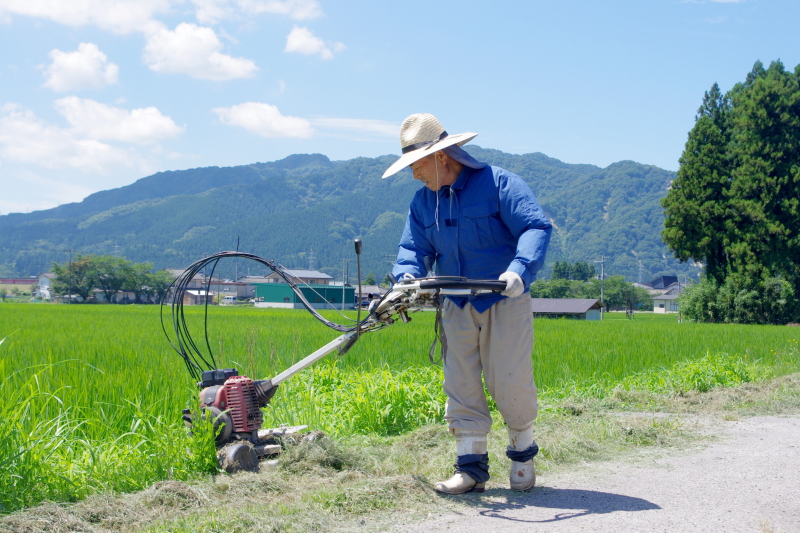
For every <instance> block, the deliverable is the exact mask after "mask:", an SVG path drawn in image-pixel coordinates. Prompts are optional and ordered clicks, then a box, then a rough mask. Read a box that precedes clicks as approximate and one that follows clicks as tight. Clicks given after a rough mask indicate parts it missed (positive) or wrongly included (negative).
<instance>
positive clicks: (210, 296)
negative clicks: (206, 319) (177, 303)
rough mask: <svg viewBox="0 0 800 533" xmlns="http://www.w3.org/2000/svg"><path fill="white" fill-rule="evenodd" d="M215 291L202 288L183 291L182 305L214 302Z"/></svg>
mask: <svg viewBox="0 0 800 533" xmlns="http://www.w3.org/2000/svg"><path fill="white" fill-rule="evenodd" d="M214 296H215V293H214V292H213V291H208V292H206V291H205V290H202V289H196V290H187V291H186V292H184V293H183V305H205V304H206V303H208V304H209V305H211V304H213V303H214Z"/></svg>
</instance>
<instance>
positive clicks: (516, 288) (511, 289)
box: [499, 270, 525, 298]
mask: <svg viewBox="0 0 800 533" xmlns="http://www.w3.org/2000/svg"><path fill="white" fill-rule="evenodd" d="M499 279H500V281H505V282H506V290H504V291H503V292H501V293H500V294H502V295H503V296H508V297H509V298H516V297H517V296H519V295H520V294H522V293H523V292H524V291H525V283H524V282H523V281H522V278H521V277H519V274H517V273H516V272H511V271H510V270H509V271H508V272H503V273H502V274H500V278H499Z"/></svg>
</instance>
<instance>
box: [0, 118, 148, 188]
mask: <svg viewBox="0 0 800 533" xmlns="http://www.w3.org/2000/svg"><path fill="white" fill-rule="evenodd" d="M0 157H3V158H5V159H8V160H10V161H18V162H23V163H33V164H37V165H40V166H43V167H46V168H55V169H58V168H61V167H72V168H78V169H81V170H83V171H86V172H94V173H99V174H103V173H107V172H108V171H110V170H111V169H113V168H115V167H119V166H133V165H134V163H135V162H136V161H135V159H136V158H135V157H133V156H131V155H130V154H129V153H128V152H127V151H125V150H123V149H122V148H116V147H113V146H109V145H108V144H104V143H101V142H99V141H96V140H93V139H80V138H76V136H75V135H74V134H73V133H72V132H70V131H68V130H65V129H62V128H58V127H56V126H52V125H50V124H47V123H45V122H43V121H41V120H40V119H38V118H37V117H36V116H35V115H34V114H33V112H32V111H30V110H28V109H24V108H22V107H21V106H19V105H16V104H5V105H3V106H2V107H0Z"/></svg>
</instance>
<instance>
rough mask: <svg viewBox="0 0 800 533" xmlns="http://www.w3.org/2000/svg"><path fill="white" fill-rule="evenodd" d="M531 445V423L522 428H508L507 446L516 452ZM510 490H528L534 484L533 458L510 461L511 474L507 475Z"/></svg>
mask: <svg viewBox="0 0 800 533" xmlns="http://www.w3.org/2000/svg"><path fill="white" fill-rule="evenodd" d="M531 446H533V424H531V425H530V426H528V427H527V428H523V429H512V428H508V448H509V449H511V450H516V451H518V452H521V451H524V450H527V449H528V448H530V447H531ZM509 482H510V483H511V490H520V491H525V490H530V489H532V488H533V487H534V485H536V469H535V468H534V466H533V459H529V460H527V461H525V462H524V463H520V462H517V461H511V474H510V475H509Z"/></svg>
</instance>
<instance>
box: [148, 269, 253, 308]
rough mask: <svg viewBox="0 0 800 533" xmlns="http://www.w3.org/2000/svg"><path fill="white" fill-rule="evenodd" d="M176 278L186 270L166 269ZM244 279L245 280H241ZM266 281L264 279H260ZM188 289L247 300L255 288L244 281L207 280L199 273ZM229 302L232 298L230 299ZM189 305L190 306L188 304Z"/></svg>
mask: <svg viewBox="0 0 800 533" xmlns="http://www.w3.org/2000/svg"><path fill="white" fill-rule="evenodd" d="M164 270H166V271H167V272H169V273H170V274H172V276H173V277H174V278H176V279H177V278H178V276H181V275H183V273H184V272H186V270H184V269H180V268H165V269H164ZM241 279H244V278H240V280H241ZM260 279H264V278H260ZM186 288H187V289H198V290H204V291H205V290H208V291H211V292H213V293H217V294H224V295H225V297H232V298H233V299H234V300H246V299H248V298H252V297H253V294H254V290H253V287H252V286H251V285H248V284H247V283H246V282H244V281H231V280H229V279H219V278H207V277H206V276H204V275H203V274H202V273H197V274H195V276H194V277H193V278H192V280H191V281H190V282H189V284H188V285H187V286H186ZM228 299H229V300H230V299H231V298H228ZM186 305H188V304H186Z"/></svg>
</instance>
